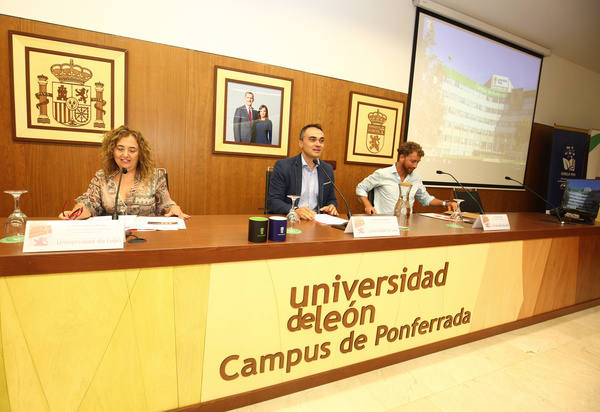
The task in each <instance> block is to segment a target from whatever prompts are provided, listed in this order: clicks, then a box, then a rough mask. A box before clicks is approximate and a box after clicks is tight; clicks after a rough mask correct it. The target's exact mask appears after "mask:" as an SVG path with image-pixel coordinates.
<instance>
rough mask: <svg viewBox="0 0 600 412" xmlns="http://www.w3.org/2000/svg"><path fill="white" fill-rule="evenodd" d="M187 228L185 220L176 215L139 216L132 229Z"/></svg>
mask: <svg viewBox="0 0 600 412" xmlns="http://www.w3.org/2000/svg"><path fill="white" fill-rule="evenodd" d="M185 228H186V227H185V222H184V220H183V219H181V218H180V217H175V216H169V217H164V216H138V217H137V218H136V219H135V222H134V227H132V229H137V230H179V229H185Z"/></svg>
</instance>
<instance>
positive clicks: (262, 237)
mask: <svg viewBox="0 0 600 412" xmlns="http://www.w3.org/2000/svg"><path fill="white" fill-rule="evenodd" d="M268 225H269V219H267V218H266V217H251V218H249V219H248V241H250V242H254V243H260V242H266V241H267V227H268Z"/></svg>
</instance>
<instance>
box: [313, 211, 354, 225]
mask: <svg viewBox="0 0 600 412" xmlns="http://www.w3.org/2000/svg"><path fill="white" fill-rule="evenodd" d="M315 221H317V222H319V223H322V224H324V225H341V224H343V223H346V222H347V220H346V219H342V218H341V217H337V216H331V215H328V214H327V213H317V214H316V215H315Z"/></svg>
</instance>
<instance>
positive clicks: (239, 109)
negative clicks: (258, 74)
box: [225, 81, 282, 146]
mask: <svg viewBox="0 0 600 412" xmlns="http://www.w3.org/2000/svg"><path fill="white" fill-rule="evenodd" d="M281 106H282V91H281V90H280V89H278V88H272V87H264V86H259V85H255V84H247V83H241V82H233V81H228V82H227V107H226V114H227V120H226V139H225V140H226V141H227V142H232V143H253V144H262V145H274V146H279V144H280V123H281Z"/></svg>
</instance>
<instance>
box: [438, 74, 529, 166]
mask: <svg viewBox="0 0 600 412" xmlns="http://www.w3.org/2000/svg"><path fill="white" fill-rule="evenodd" d="M442 73H443V75H442V76H440V77H441V78H440V79H438V81H440V83H441V87H440V90H441V92H440V94H439V98H440V100H441V102H440V103H441V106H442V107H443V108H444V109H443V115H442V116H441V119H440V124H439V134H438V142H437V144H435V145H434V146H433V147H431V149H430V150H431V151H432V154H434V153H435V154H437V155H442V154H444V155H446V156H469V157H472V158H480V159H481V160H487V161H508V162H517V163H524V162H525V158H524V156H525V155H526V153H527V145H528V140H527V139H523V138H522V136H526V137H528V136H529V131H530V128H531V120H530V115H529V113H531V112H532V111H533V108H534V104H535V90H530V91H525V90H523V89H522V88H518V89H516V88H513V85H512V83H511V81H510V79H509V78H507V77H504V76H500V75H497V74H494V75H492V76H491V77H490V78H489V80H488V81H487V82H486V83H485V84H479V83H477V82H475V81H473V80H471V79H470V78H468V77H466V76H464V75H462V74H460V73H458V72H456V71H455V70H453V69H451V68H449V67H447V66H443V72H442Z"/></svg>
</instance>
